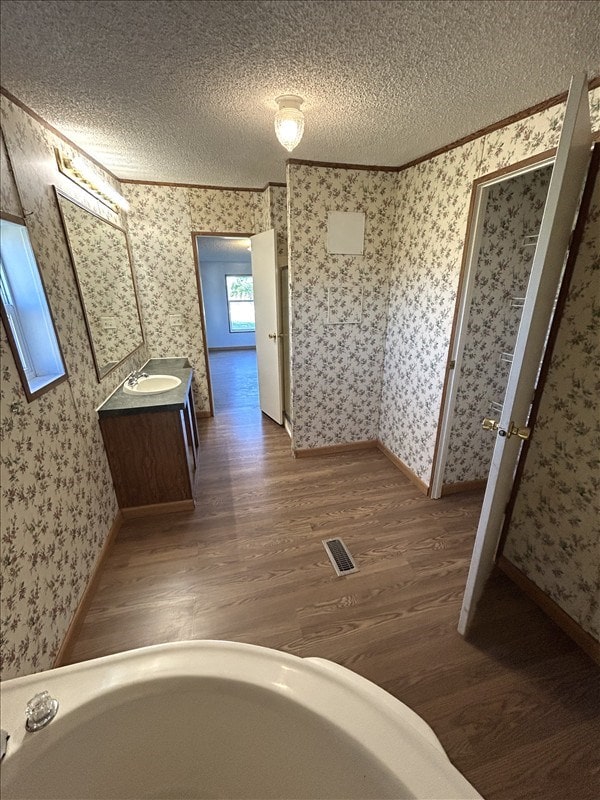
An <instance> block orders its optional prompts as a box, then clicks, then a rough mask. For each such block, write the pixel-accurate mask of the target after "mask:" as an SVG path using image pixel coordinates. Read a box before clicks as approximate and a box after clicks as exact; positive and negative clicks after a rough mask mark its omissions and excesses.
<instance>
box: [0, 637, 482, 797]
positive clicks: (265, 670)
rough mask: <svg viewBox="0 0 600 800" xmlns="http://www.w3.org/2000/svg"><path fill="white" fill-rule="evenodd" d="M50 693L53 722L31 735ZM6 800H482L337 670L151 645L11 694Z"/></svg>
mask: <svg viewBox="0 0 600 800" xmlns="http://www.w3.org/2000/svg"><path fill="white" fill-rule="evenodd" d="M42 690H48V691H49V692H50V694H51V695H52V696H53V697H55V698H57V699H58V701H59V703H60V706H59V710H58V714H57V716H56V717H55V719H54V720H53V721H52V722H51V723H50V724H49V725H48V726H47V727H45V728H43V729H42V730H40V731H37V732H35V733H27V732H26V731H25V726H24V723H25V706H26V703H27V701H28V700H29V699H30V698H31V697H32V696H33V695H34V694H36V693H37V692H39V691H42ZM1 691H2V728H4V729H5V730H7V731H8V733H9V734H10V737H11V738H10V740H9V742H8V751H7V755H6V757H5V758H4V761H3V763H2V797H3V800H9V798H21V797H22V798H36V800H40V798H77V800H83V799H84V798H136V800H141V798H177V800H182V798H261V799H262V798H277V799H278V800H282V799H283V798H311V799H314V798H361V800H366V799H367V798H395V800H398V799H399V798H428V799H429V798H440V800H441V799H442V798H443V800H451V798H460V800H466V799H467V798H479V797H480V795H479V794H478V793H477V792H476V791H475V789H474V788H473V787H472V786H471V785H470V784H469V783H468V782H467V781H466V780H465V779H464V778H463V776H462V775H461V774H460V773H459V772H458V771H457V770H456V769H455V768H454V767H453V766H452V764H451V763H450V761H449V760H448V758H447V756H446V754H445V753H444V750H443V749H442V746H441V744H440V743H439V741H438V739H437V738H436V736H435V735H434V733H433V731H432V730H431V728H429V726H428V725H426V723H425V722H424V721H423V720H422V719H421V718H420V717H418V716H417V715H416V714H415V713H414V712H413V711H411V710H410V709H409V708H408V707H407V706H405V705H404V704H403V703H401V702H399V701H398V700H396V699H395V698H393V697H392V696H391V695H389V694H388V693H387V692H385V691H383V690H382V689H380V688H378V687H377V686H375V685H374V684H372V683H370V682H369V681H367V680H365V679H364V678H361V677H359V676H358V675H355V674H354V673H353V672H350V671H349V670H346V669H344V668H343V667H340V666H338V665H336V664H333V663H332V662H329V661H323V660H321V659H313V658H307V659H302V658H298V657H296V656H292V655H288V654H286V653H281V652H278V651H275V650H269V649H266V648H262V647H255V646H253V645H245V644H237V643H233V642H214V641H197V642H180V643H174V644H166V645H157V646H154V647H145V648H142V649H140V650H132V651H130V652H127V653H120V654H118V655H114V656H107V657H105V658H99V659H96V660H94V661H87V662H84V663H82V664H75V665H72V666H69V667H62V668H61V669H55V670H50V671H48V672H43V673H38V674H36V675H28V676H26V677H24V678H16V679H14V680H10V681H6V682H5V683H4V684H2V687H1Z"/></svg>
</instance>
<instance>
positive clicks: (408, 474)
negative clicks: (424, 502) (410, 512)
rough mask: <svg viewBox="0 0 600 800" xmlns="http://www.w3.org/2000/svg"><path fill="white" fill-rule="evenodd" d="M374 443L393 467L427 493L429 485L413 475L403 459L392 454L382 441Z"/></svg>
mask: <svg viewBox="0 0 600 800" xmlns="http://www.w3.org/2000/svg"><path fill="white" fill-rule="evenodd" d="M376 444H377V449H378V450H381V452H382V453H383V455H384V456H385V457H386V458H388V459H389V460H390V461H391V462H392V464H393V465H394V466H395V467H397V468H398V469H399V470H400V472H402V473H403V475H405V476H406V477H407V478H408V480H409V481H410V482H411V483H414V485H415V486H416V487H417V489H419V490H420V491H421V492H423V494H425V495H426V494H428V493H429V487H428V486H427V484H426V483H425V482H424V481H422V480H421V478H419V476H418V475H415V473H414V472H413V471H412V469H411V468H410V467H407V466H406V464H405V463H404V461H401V460H400V459H399V458H398V456H397V455H394V453H392V451H391V450H388V448H387V447H386V446H385V445H384V444H383V442H379V441H378V442H377V443H376Z"/></svg>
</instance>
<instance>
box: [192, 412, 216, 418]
mask: <svg viewBox="0 0 600 800" xmlns="http://www.w3.org/2000/svg"><path fill="white" fill-rule="evenodd" d="M212 416H213V415H212V414H211V412H210V411H196V419H208V418H209V417H212Z"/></svg>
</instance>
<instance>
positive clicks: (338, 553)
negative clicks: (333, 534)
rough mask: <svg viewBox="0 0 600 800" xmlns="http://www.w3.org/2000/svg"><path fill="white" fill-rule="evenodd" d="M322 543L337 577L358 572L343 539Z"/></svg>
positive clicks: (327, 540) (326, 540)
mask: <svg viewBox="0 0 600 800" xmlns="http://www.w3.org/2000/svg"><path fill="white" fill-rule="evenodd" d="M322 542H323V547H324V548H325V552H326V553H327V555H328V556H329V560H330V561H331V564H332V566H333V568H334V570H335V571H336V573H337V575H348V574H349V573H350V572H357V570H358V567H357V566H356V565H355V564H354V560H353V558H352V556H351V555H350V552H349V550H348V548H347V547H346V545H345V544H344V543H343V541H342V540H341V539H322Z"/></svg>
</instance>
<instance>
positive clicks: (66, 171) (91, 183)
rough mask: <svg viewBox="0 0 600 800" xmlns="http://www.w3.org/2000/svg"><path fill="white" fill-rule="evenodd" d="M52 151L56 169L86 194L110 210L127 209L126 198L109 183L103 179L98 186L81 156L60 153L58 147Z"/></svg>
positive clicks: (96, 180) (95, 178)
mask: <svg viewBox="0 0 600 800" xmlns="http://www.w3.org/2000/svg"><path fill="white" fill-rule="evenodd" d="M54 153H55V155H56V164H57V166H58V171H59V172H61V173H62V174H63V175H65V177H67V178H69V180H72V181H73V182H74V183H76V184H77V185H78V186H79V187H81V188H82V189H83V190H84V191H86V192H88V194H91V195H92V196H93V197H95V198H96V200H99V201H100V202H101V203H103V204H104V205H105V206H107V207H108V208H110V209H111V211H114V212H116V213H118V212H119V210H120V209H122V210H123V211H127V210H128V209H129V203H128V202H127V200H126V199H125V198H124V197H123V196H122V195H121V194H119V192H117V190H116V189H114V188H113V187H112V186H110V184H108V183H105V182H104V181H103V182H102V186H101V187H99V186H98V180H99V179H98V177H97V176H95V175H92V174H91V171H90V169H89V167H88V166H87V164H86V163H85V161H84V160H83V158H82V157H81V156H75V157H73V158H70V157H69V156H67V155H65V154H64V153H62V152H61V151H60V150H59V149H58V147H56V148H55V149H54Z"/></svg>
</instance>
